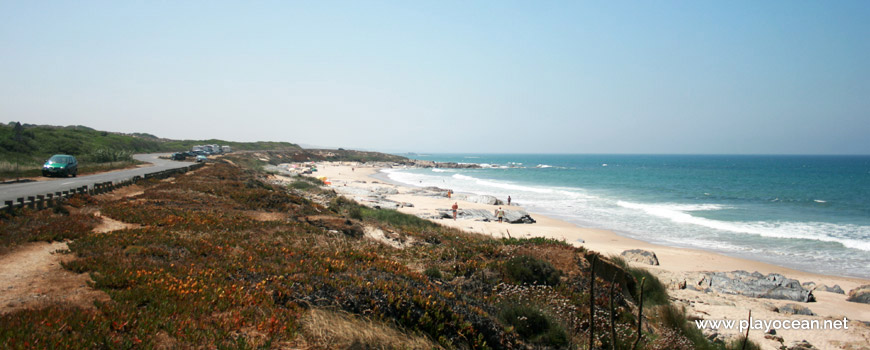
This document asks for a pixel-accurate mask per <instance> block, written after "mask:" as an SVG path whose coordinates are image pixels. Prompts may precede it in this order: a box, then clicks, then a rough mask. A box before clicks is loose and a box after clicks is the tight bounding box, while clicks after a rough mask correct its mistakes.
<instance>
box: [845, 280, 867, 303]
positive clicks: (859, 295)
mask: <svg viewBox="0 0 870 350" xmlns="http://www.w3.org/2000/svg"><path fill="white" fill-rule="evenodd" d="M846 300H847V301H851V302H853V303H863V304H870V284H865V285H863V286H860V287H858V288H855V289H852V290H850V291H849V297H848V298H846Z"/></svg>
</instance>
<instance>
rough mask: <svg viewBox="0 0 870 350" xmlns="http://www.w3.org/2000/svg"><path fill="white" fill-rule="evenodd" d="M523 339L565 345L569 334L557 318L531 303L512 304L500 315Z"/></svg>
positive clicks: (536, 342) (549, 344)
mask: <svg viewBox="0 0 870 350" xmlns="http://www.w3.org/2000/svg"><path fill="white" fill-rule="evenodd" d="M498 317H499V319H500V320H501V321H502V322H503V323H505V324H507V325H510V326H511V327H513V328H514V330H515V331H516V332H517V334H519V335H520V337H522V338H523V339H525V340H527V341H529V342H531V343H534V344H538V345H545V346H555V347H563V346H565V345H567V344H568V334H567V333H566V332H565V329H564V328H562V326H561V325H560V324H559V322H557V321H556V320H555V319H553V318H552V317H550V316H549V315H547V314H545V313H544V312H542V311H541V310H539V309H538V308H535V307H532V306H529V305H520V304H510V305H507V306H505V307H504V308H503V309H502V310H501V311H500V312H499V315H498Z"/></svg>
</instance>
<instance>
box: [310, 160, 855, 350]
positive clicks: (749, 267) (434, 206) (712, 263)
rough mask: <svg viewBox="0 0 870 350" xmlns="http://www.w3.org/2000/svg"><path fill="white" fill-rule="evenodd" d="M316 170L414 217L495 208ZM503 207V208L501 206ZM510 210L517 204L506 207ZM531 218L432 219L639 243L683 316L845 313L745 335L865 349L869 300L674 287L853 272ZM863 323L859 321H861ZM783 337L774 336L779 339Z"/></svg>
mask: <svg viewBox="0 0 870 350" xmlns="http://www.w3.org/2000/svg"><path fill="white" fill-rule="evenodd" d="M317 168H318V171H317V172H316V173H314V174H313V175H312V176H317V177H326V178H328V179H329V181H330V183H331V184H330V186H332V187H357V188H366V189H371V188H375V187H381V188H382V187H384V186H389V187H393V188H395V189H397V190H398V193H397V194H391V195H387V197H386V198H387V199H389V200H393V201H397V202H404V203H412V204H413V206H412V207H402V208H399V209H398V210H399V211H401V212H404V213H407V214H412V215H417V216H421V217H431V216H436V215H437V213H438V209H442V210H443V209H448V208H450V207H451V206H452V205H453V203H454V202H455V203H457V204H458V206H459V208H460V210H461V209H484V210H488V211H490V212H493V211H494V210H496V209H497V208H498V207H499V206H494V205H487V204H479V203H471V202H466V201H462V200H456V199H449V198H447V197H440V198H439V197H431V196H421V195H415V194H412V193H409V192H414V191H413V190H414V188H412V187H408V186H400V185H398V184H393V183H388V182H386V181H384V179H385V177H384V176H383V174H381V175H379V176H375V175H376V174H378V172H379V170H380V169H379V168H374V167H367V166H364V165H363V166H360V165H359V164H350V163H344V164H339V163H319V164H317ZM504 207H505V208H507V207H506V206H504ZM509 209H518V208H517V207H510V208H509ZM530 214H531V216H532V217H533V218H534V219H535V220H536V221H537V222H536V223H534V224H508V223H498V222H484V221H475V220H470V219H458V220H455V221H454V220H452V219H438V220H434V221H436V222H438V223H440V224H442V225H446V226H451V227H456V228H460V229H463V230H466V231H469V232H477V233H480V234H483V235H489V236H494V237H497V238H501V237H508V236H510V237H515V238H517V237H535V236H539V237H547V238H555V239H560V240H565V241H566V242H570V243H571V244H574V245H576V246H582V247H585V248H586V249H589V250H592V251H596V252H599V253H601V254H603V255H605V256H612V255H619V254H620V253H622V252H623V251H625V250H630V249H644V250H649V251H652V252H654V253H655V254H656V256H657V258H658V260H659V263H660V265H658V266H652V265H646V264H640V263H632V265H634V266H639V267H644V268H647V269H649V270H651V271H653V272H654V273H655V274H656V275H657V276H658V277H659V278H660V279H661V280H662V282H663V283H665V284H666V285H668V288H669V294H670V296H671V299H672V301H674V302H676V303H677V304H678V305H682V306H684V307H685V308H686V313H687V315H688V316H689V318H690V319H705V320H720V319H728V320H743V319H746V318H747V315H748V314H749V311H750V310H751V311H752V317H753V320H820V321H824V320H843V319H844V318H846V319H848V320H849V322H848V324H847V325H848V329H841V330H790V329H779V330H777V332H776V335H775V336H774V335H768V336H767V338H765V334H764V331H763V330H751V331H750V333H749V335H750V338H751V339H752V340H754V341H755V342H757V343H758V344H760V345H762V348H764V349H779V348H780V346H782V345H785V346H787V347H790V346H791V345H793V343H794V342H796V341H803V340H806V341H807V342H809V343H811V344H812V345H813V346H815V348H818V349H870V345H868V344H870V326H868V324H867V323H863V322H867V321H870V305H867V304H860V303H854V302H848V301H846V295H843V294H837V293H832V292H826V291H821V290H816V291H814V292H813V294H814V295H815V298H816V302H811V303H799V304H801V305H802V306H805V307H808V308H809V309H810V310H812V312H813V313H815V314H816V316H804V315H793V314H786V313H780V312H778V309H781V308H782V307H783V306H785V305H786V304H794V303H795V302H793V301H786V300H774V299H760V298H751V297H745V296H739V295H730V294H719V293H715V292H713V293H704V292H701V291H696V290H694V289H691V288H687V289H680V288H678V285H679V283H680V282H685V283H686V284H689V285H692V284H693V283H697V282H698V281H696V280H695V279H697V278H698V276H697V274H698V273H699V272H703V271H723V272H727V271H735V270H744V271H748V272H755V271H758V272H760V273H762V274H765V275H766V274H768V273H779V274H782V275H784V276H786V277H788V278H792V279H797V280H799V281H800V282H801V283H805V282H814V283H816V284H817V285H818V284H825V285H827V286H834V285H839V286H840V287H841V288H842V289H843V290H844V291H845V292H846V293H847V294H848V292H849V291H850V290H852V289H854V288H856V287H858V286H860V285H865V284H870V281H868V280H864V279H858V278H847V277H837V276H826V275H820V274H814V273H808V272H803V271H797V270H793V269H789V268H785V267H781V266H776V265H771V264H766V263H762V262H757V261H752V260H747V259H740V258H734V257H729V256H725V255H722V254H717V253H713V252H709V251H702V250H694V249H685V248H674V247H667V246H662V245H656V244H650V243H647V242H643V241H639V240H635V239H631V238H626V237H622V236H619V235H617V234H616V233H614V232H611V231H607V230H598V229H588V228H582V227H578V226H576V225H574V224H571V223H568V222H565V221H561V220H557V219H553V218H550V217H547V216H544V215H541V214H538V213H530ZM862 321H863V322H862ZM718 333H719V334H720V337H723V338H725V339H727V338H728V337H731V336H736V335H737V333H738V330H736V329H734V330H726V329H720V330H719V331H718ZM777 337H781V339H782V340H783V341H782V342H780V341H779V339H780V338H777Z"/></svg>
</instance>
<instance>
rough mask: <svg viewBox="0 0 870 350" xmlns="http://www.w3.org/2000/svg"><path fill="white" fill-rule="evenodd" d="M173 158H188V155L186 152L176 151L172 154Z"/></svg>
mask: <svg viewBox="0 0 870 350" xmlns="http://www.w3.org/2000/svg"><path fill="white" fill-rule="evenodd" d="M171 158H172V160H184V159H185V158H186V156H185V155H184V153H179V152H176V153H173V154H172V157H171Z"/></svg>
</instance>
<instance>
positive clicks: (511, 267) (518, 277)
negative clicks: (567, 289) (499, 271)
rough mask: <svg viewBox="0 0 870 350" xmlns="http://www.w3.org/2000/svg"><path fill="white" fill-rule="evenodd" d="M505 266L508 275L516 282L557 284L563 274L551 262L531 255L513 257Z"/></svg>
mask: <svg viewBox="0 0 870 350" xmlns="http://www.w3.org/2000/svg"><path fill="white" fill-rule="evenodd" d="M504 268H505V272H506V273H507V276H508V277H509V278H510V279H511V280H513V281H514V282H516V283H527V284H545V285H548V286H555V285H557V284H559V277H561V276H562V272H561V271H559V270H558V269H556V268H555V267H553V265H552V264H550V263H549V262H547V261H544V260H540V259H536V258H533V257H531V256H518V257H515V258H512V259H510V260H508V261H507V262H506V263H505V265H504Z"/></svg>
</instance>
